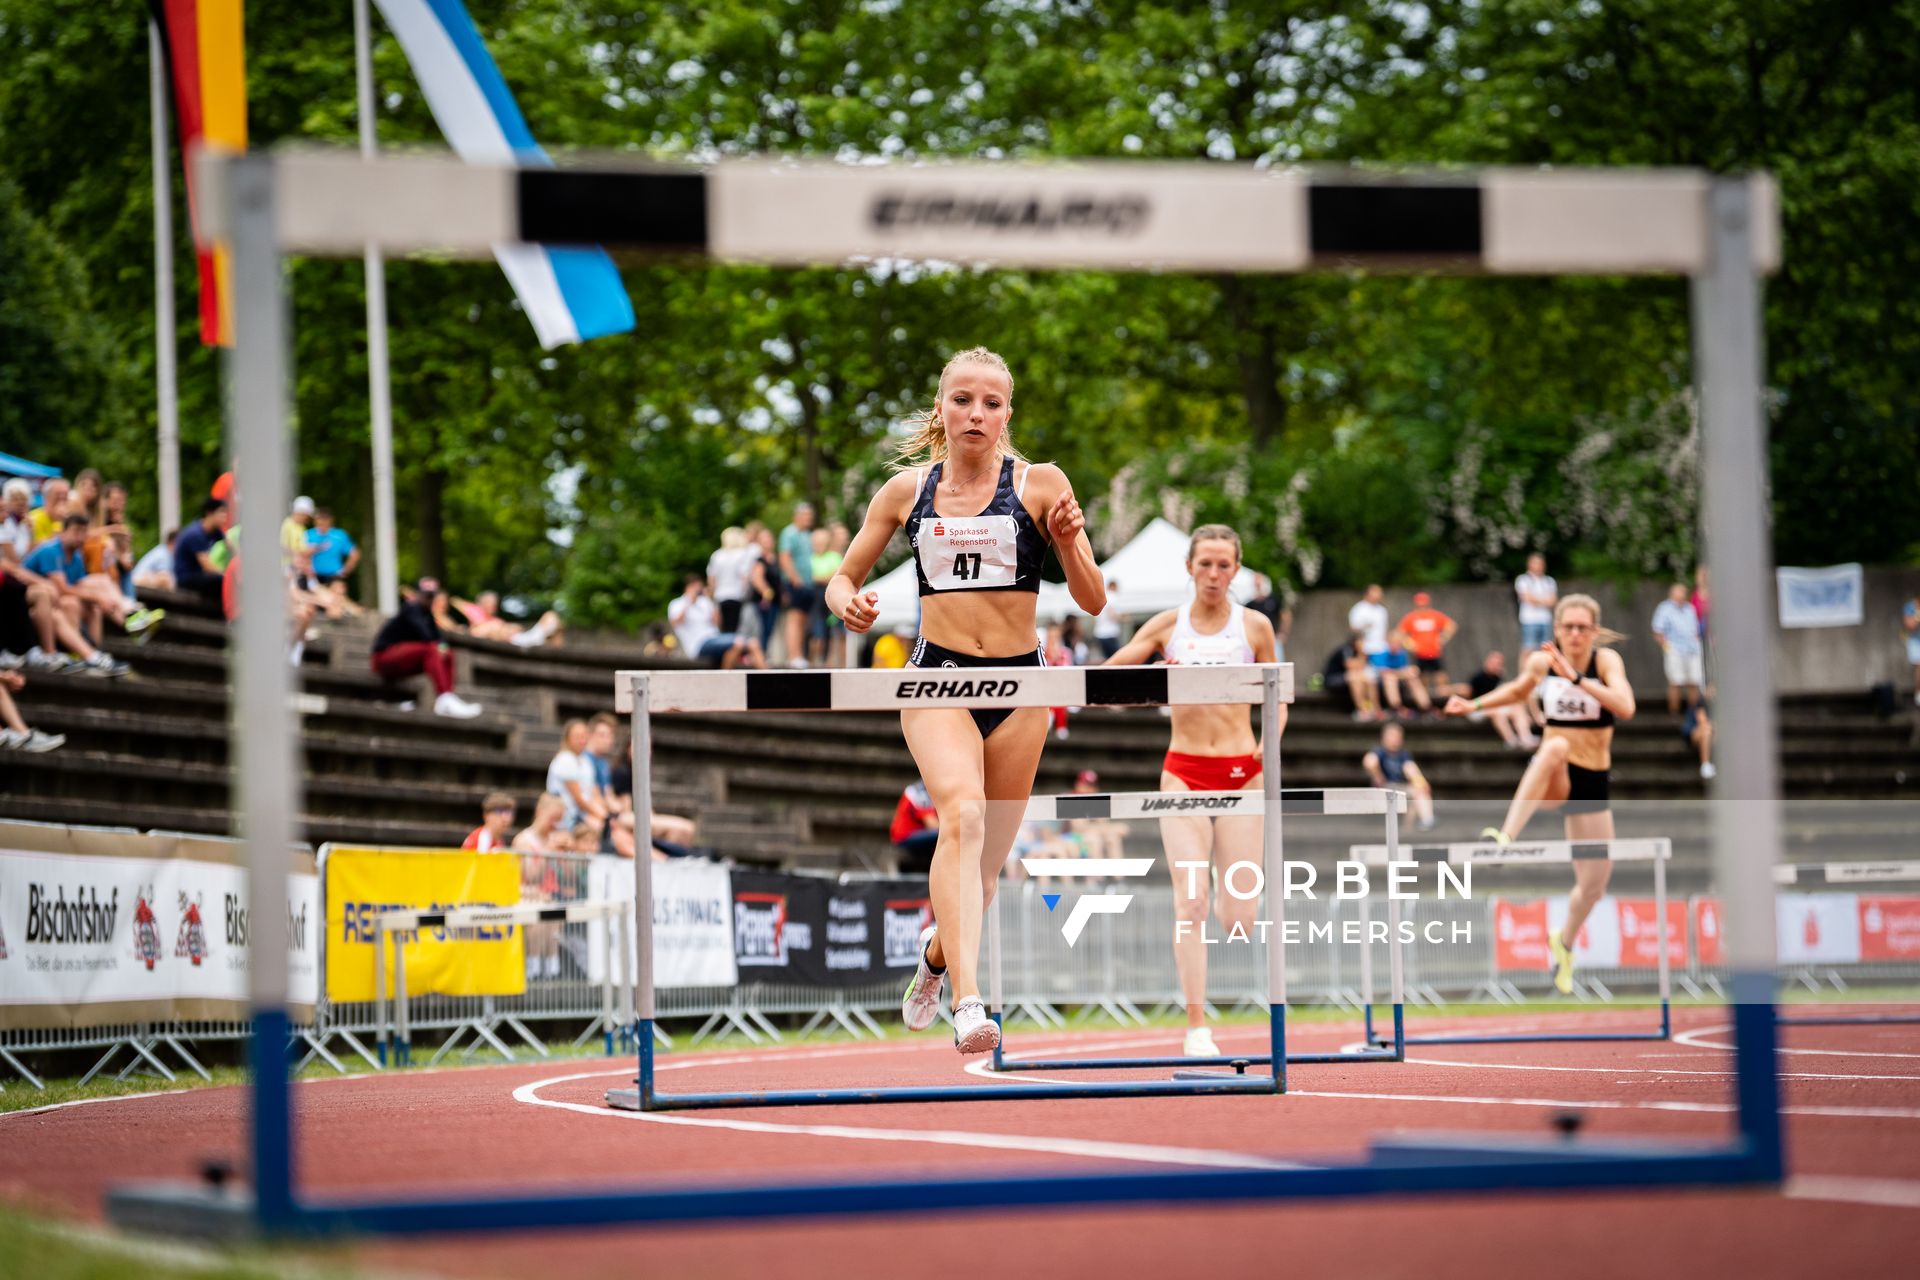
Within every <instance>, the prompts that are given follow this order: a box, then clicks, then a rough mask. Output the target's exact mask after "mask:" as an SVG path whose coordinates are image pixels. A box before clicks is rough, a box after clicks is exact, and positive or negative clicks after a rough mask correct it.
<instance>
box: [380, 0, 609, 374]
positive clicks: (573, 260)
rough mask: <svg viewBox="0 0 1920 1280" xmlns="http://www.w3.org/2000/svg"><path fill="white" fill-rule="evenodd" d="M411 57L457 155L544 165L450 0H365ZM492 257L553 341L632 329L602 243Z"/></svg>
mask: <svg viewBox="0 0 1920 1280" xmlns="http://www.w3.org/2000/svg"><path fill="white" fill-rule="evenodd" d="M375 3H376V4H378V5H379V6H380V12H381V14H382V15H384V16H385V18H386V20H387V26H389V27H390V28H392V30H393V34H394V35H395V36H396V37H398V39H399V41H400V47H401V48H402V49H404V50H405V51H406V54H407V61H408V62H410V63H411V64H413V74H414V75H415V76H416V77H417V78H418V79H419V81H420V88H421V89H422V90H423V91H424V92H425V93H426V95H427V106H428V108H429V109H431V110H432V112H433V118H434V120H435V122H436V123H438V124H439V126H440V132H442V133H444V134H446V135H447V142H448V143H449V144H450V145H451V146H452V147H453V149H454V150H455V151H457V152H459V154H460V158H461V159H463V160H467V161H470V162H473V163H477V164H520V165H551V164H552V163H553V161H552V159H551V158H549V157H548V155H547V153H546V152H545V151H544V150H542V149H541V147H540V144H539V143H538V142H535V141H534V140H533V133H532V131H531V130H529V129H528V128H527V122H526V119H525V117H523V116H522V115H521V114H520V107H519V104H518V103H516V102H515V101H514V100H513V91H512V90H511V89H509V88H507V82H506V80H504V79H503V78H502V77H501V75H500V69H499V68H498V67H496V66H494V65H493V58H492V57H491V56H490V55H489V54H488V53H487V46H486V44H485V43H484V42H482V41H481V39H480V32H479V30H478V29H477V28H475V27H474V25H473V19H472V18H470V17H468V16H467V11H466V8H465V7H464V6H462V5H461V4H460V0H375ZM493 256H494V257H495V258H496V259H498V260H499V263H500V268H501V270H503V271H505V272H506V273H507V279H508V280H509V281H511V282H512V284H513V292H514V294H515V295H516V296H517V297H518V298H519V299H520V305H521V306H522V307H524V308H525V309H526V312H527V317H528V318H529V319H531V320H532V321H533V328H534V332H535V333H537V334H538V335H539V337H540V345H541V346H542V347H546V348H549V349H551V348H553V347H557V346H560V345H562V344H564V343H568V342H580V341H583V340H585V339H587V338H598V337H601V336H602V335H604V334H609V333H625V332H626V331H627V330H629V329H631V328H633V303H632V302H631V301H630V300H629V299H628V298H627V291H626V287H625V286H624V285H622V284H621V283H620V273H619V271H617V270H616V269H615V268H614V265H613V259H612V258H609V257H608V256H607V254H606V251H605V250H603V249H590V248H578V247H561V248H548V247H547V246H545V245H537V244H513V245H496V246H494V250H493Z"/></svg>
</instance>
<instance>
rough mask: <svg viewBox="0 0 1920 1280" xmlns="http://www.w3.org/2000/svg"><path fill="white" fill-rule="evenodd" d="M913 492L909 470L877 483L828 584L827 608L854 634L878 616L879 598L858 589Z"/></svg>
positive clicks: (907, 508)
mask: <svg viewBox="0 0 1920 1280" xmlns="http://www.w3.org/2000/svg"><path fill="white" fill-rule="evenodd" d="M913 493H914V482H913V473H912V472H911V471H901V472H897V473H896V474H895V475H894V476H893V477H892V478H891V479H889V480H888V481H887V482H886V483H885V484H883V485H881V486H880V492H878V493H876V494H874V495H873V501H872V502H869V503H868V504H867V518H866V519H865V520H864V521H862V522H861V524H860V532H859V533H857V534H855V535H854V537H853V541H852V542H850V543H848V544H847V554H846V557H845V558H844V559H842V560H841V561H840V569H839V571H838V572H837V573H835V574H834V575H833V578H832V580H831V581H829V582H828V583H827V608H828V609H830V610H832V611H833V616H834V617H836V618H838V619H840V621H842V622H844V623H846V625H847V630H849V631H851V632H853V633H854V634H855V635H860V634H864V633H865V632H866V630H867V628H869V627H871V626H872V625H873V623H874V619H876V618H878V617H879V616H880V597H879V596H878V595H877V594H875V593H874V592H871V591H868V592H864V593H863V592H861V590H860V588H861V587H863V586H865V585H866V581H867V575H868V574H869V573H872V572H873V566H874V564H875V563H876V562H877V561H878V560H879V559H880V553H881V552H883V551H885V550H886V549H887V543H888V542H889V541H891V540H892V538H893V531H894V530H895V529H898V528H899V527H900V526H901V525H903V524H905V523H906V522H907V513H908V512H909V511H910V510H912V508H911V507H910V506H909V505H908V504H909V501H910V500H911V498H912V495H913Z"/></svg>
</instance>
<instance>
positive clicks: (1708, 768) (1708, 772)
mask: <svg viewBox="0 0 1920 1280" xmlns="http://www.w3.org/2000/svg"><path fill="white" fill-rule="evenodd" d="M1719 772H1720V771H1719V770H1718V769H1716V768H1714V767H1713V761H1711V760H1702V761H1701V762H1700V776H1701V777H1703V778H1705V779H1706V780H1707V781H1708V782H1712V781H1713V776H1714V775H1715V774H1716V773H1719Z"/></svg>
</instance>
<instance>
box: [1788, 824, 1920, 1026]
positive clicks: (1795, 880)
mask: <svg viewBox="0 0 1920 1280" xmlns="http://www.w3.org/2000/svg"><path fill="white" fill-rule="evenodd" d="M1897 880H1920V861H1914V862H1900V861H1879V862H1813V863H1806V862H1802V863H1794V864H1789V865H1785V866H1778V867H1775V868H1774V869H1773V882H1774V883H1775V884H1776V885H1796V884H1803V883H1807V882H1809V881H1812V882H1814V883H1818V884H1885V883H1887V882H1888V881H1897ZM1789 1008H1791V1006H1789ZM1776 1020H1777V1021H1778V1022H1779V1024H1780V1025H1781V1026H1783V1027H1874V1026H1911V1025H1913V1024H1915V1023H1920V1011H1916V1012H1913V1013H1804V1014H1795V1013H1792V1012H1786V1013H1782V1014H1780V1015H1779V1016H1778V1018H1777V1019H1776Z"/></svg>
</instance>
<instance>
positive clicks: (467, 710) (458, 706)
mask: <svg viewBox="0 0 1920 1280" xmlns="http://www.w3.org/2000/svg"><path fill="white" fill-rule="evenodd" d="M433 714H435V715H437V716H452V717H453V718H454V719H456V720H471V719H473V718H474V717H475V716H477V715H479V714H480V704H479V703H477V702H468V701H467V700H466V699H465V698H463V697H461V696H460V695H459V694H457V693H455V692H454V691H453V690H451V689H449V690H447V691H446V692H445V693H443V694H441V695H440V696H439V697H437V698H435V699H434V700H433Z"/></svg>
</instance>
